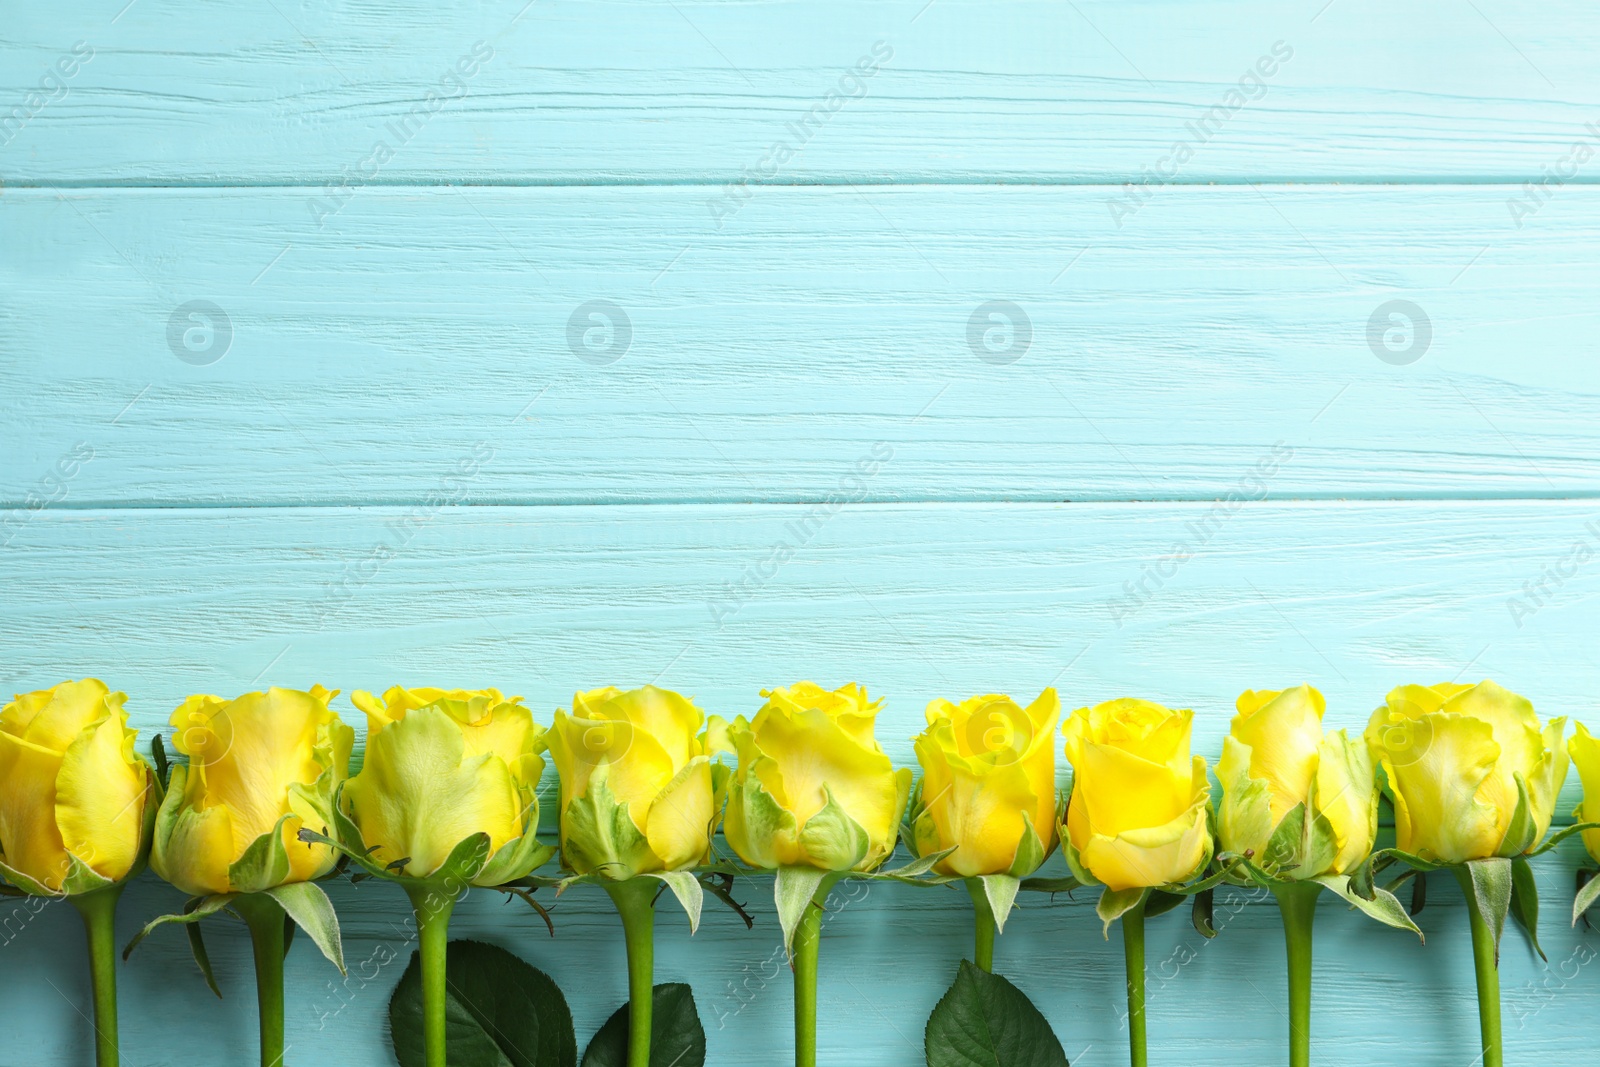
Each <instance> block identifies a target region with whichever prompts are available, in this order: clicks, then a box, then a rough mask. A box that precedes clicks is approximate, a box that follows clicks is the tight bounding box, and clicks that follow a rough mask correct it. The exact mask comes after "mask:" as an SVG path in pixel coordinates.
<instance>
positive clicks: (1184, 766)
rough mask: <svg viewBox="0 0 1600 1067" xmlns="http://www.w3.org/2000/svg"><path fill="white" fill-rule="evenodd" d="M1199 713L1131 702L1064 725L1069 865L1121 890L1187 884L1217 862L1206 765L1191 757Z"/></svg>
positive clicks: (1081, 713) (1085, 878)
mask: <svg viewBox="0 0 1600 1067" xmlns="http://www.w3.org/2000/svg"><path fill="white" fill-rule="evenodd" d="M1193 717H1194V713H1193V712H1191V711H1187V710H1184V711H1173V710H1172V709H1170V708H1164V707H1162V706H1161V705H1160V704H1153V703H1151V702H1150V701H1148V700H1136V699H1133V698H1131V697H1123V698H1121V699H1118V700H1109V701H1107V702H1106V703H1104V704H1096V705H1095V706H1094V707H1092V708H1079V709H1078V710H1077V711H1075V712H1073V713H1072V714H1071V715H1070V716H1069V717H1068V718H1067V721H1066V722H1065V723H1064V724H1063V725H1062V733H1063V734H1065V735H1066V739H1067V759H1068V760H1069V761H1070V762H1071V764H1072V773H1073V779H1072V795H1071V798H1070V799H1069V801H1068V804H1067V833H1066V845H1065V847H1066V850H1067V863H1068V865H1069V866H1070V867H1071V868H1072V873H1073V875H1074V876H1075V877H1076V878H1077V879H1078V880H1079V881H1081V882H1086V883H1089V884H1093V883H1095V882H1100V883H1102V884H1104V885H1105V886H1106V887H1107V888H1109V889H1112V890H1123V889H1138V888H1143V887H1147V886H1160V885H1169V884H1172V883H1175V882H1183V881H1186V880H1188V879H1189V878H1190V877H1192V876H1193V875H1195V874H1196V873H1198V872H1199V871H1200V869H1201V868H1202V867H1204V866H1205V865H1206V863H1207V862H1209V861H1210V859H1211V833H1210V830H1209V829H1208V828H1207V826H1206V805H1207V803H1208V802H1209V799H1210V795H1211V790H1210V785H1209V783H1208V782H1207V780H1206V761H1205V760H1204V759H1203V758H1201V757H1199V756H1195V757H1194V758H1193V759H1191V758H1190V756H1189V729H1190V725H1191V720H1192V719H1193Z"/></svg>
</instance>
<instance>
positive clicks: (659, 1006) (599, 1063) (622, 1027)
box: [450, 982, 706, 1067]
mask: <svg viewBox="0 0 1600 1067" xmlns="http://www.w3.org/2000/svg"><path fill="white" fill-rule="evenodd" d="M705 1062H706V1032H705V1029H704V1028H703V1027H701V1025H700V1013H699V1012H698V1011H697V1010H696V1009H695V1006H694V993H693V992H692V991H691V990H690V989H689V987H688V986H686V985H683V984H682V983H679V982H669V983H664V984H662V985H658V986H656V988H655V994H654V996H653V997H651V1000H650V1067H705ZM627 1063H628V1005H626V1004H624V1005H623V1006H622V1007H620V1008H618V1009H617V1010H616V1011H614V1012H612V1014H611V1018H609V1019H607V1020H606V1021H605V1025H604V1026H602V1027H600V1029H599V1030H597V1031H595V1035H594V1037H593V1038H591V1039H590V1040H589V1047H588V1048H587V1049H585V1050H584V1053H583V1065H582V1067H627ZM450 1067H472V1065H471V1064H459V1065H458V1064H457V1063H456V1061H455V1060H454V1059H453V1058H452V1059H451V1061H450Z"/></svg>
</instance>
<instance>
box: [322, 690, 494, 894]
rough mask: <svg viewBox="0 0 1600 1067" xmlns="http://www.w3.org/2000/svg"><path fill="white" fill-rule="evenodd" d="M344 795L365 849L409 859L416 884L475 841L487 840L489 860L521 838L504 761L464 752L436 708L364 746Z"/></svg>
mask: <svg viewBox="0 0 1600 1067" xmlns="http://www.w3.org/2000/svg"><path fill="white" fill-rule="evenodd" d="M507 706H509V705H507ZM344 795H345V797H346V799H347V801H348V803H349V806H350V815H351V818H352V819H353V820H354V822H355V824H356V827H357V829H358V830H360V831H361V839H362V841H363V843H364V844H365V845H366V846H368V847H371V846H374V845H376V846H378V847H379V852H380V856H381V860H382V862H385V863H392V862H394V861H396V860H399V859H409V861H410V862H409V863H407V864H406V868H405V873H406V874H408V875H410V876H412V877H416V878H426V877H428V876H430V875H432V874H433V873H434V872H435V871H437V870H438V869H439V867H440V866H441V865H443V863H444V861H445V860H446V859H447V858H449V856H450V853H451V851H452V850H454V849H455V847H456V846H457V845H459V844H460V843H461V842H462V841H464V840H466V839H467V838H468V837H471V836H472V835H474V834H478V833H483V834H487V835H488V836H489V849H490V853H491V854H492V853H494V852H496V851H498V850H499V849H500V847H501V846H502V845H504V844H506V843H507V842H508V841H511V840H514V839H515V838H518V837H521V836H522V832H523V827H522V824H521V813H522V809H523V805H522V804H521V803H520V802H519V798H518V795H517V791H516V788H515V785H514V783H513V782H512V778H511V774H510V771H509V770H508V769H507V767H506V765H505V762H504V761H503V760H501V759H500V758H499V757H498V756H496V755H495V754H493V753H492V752H482V753H476V754H474V753H469V752H468V751H467V746H466V743H465V741H464V740H463V737H462V729H461V727H460V725H459V724H457V723H456V722H455V721H454V720H453V719H452V718H451V716H450V715H449V713H448V712H446V711H445V710H443V709H442V708H439V707H436V706H431V705H430V706H427V707H423V708H419V709H416V710H412V711H409V712H408V713H407V714H406V716H405V718H404V719H402V720H401V721H400V722H397V723H395V724H394V725H392V726H389V727H388V728H386V729H385V730H383V732H382V733H380V734H379V735H378V736H377V737H376V738H375V739H373V740H372V741H371V742H369V745H368V748H367V758H366V763H365V764H364V765H363V766H362V768H361V773H360V774H358V775H356V776H355V777H354V778H352V779H351V780H350V781H349V783H348V784H347V785H346V786H345V792H344Z"/></svg>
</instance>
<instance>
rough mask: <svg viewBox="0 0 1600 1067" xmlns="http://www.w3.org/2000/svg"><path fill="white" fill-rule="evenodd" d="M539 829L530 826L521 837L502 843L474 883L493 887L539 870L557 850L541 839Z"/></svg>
mask: <svg viewBox="0 0 1600 1067" xmlns="http://www.w3.org/2000/svg"><path fill="white" fill-rule="evenodd" d="M537 829H538V828H537V827H535V826H529V827H528V829H527V830H526V832H524V833H523V835H522V836H521V837H519V838H517V839H516V840H515V841H507V842H506V843H505V844H503V845H501V846H500V849H499V851H497V852H496V853H495V854H494V855H493V856H490V857H489V862H488V863H486V864H484V866H483V870H481V871H479V872H478V873H477V876H476V877H475V878H474V879H473V884H474V885H481V886H485V887H488V888H493V887H495V886H498V885H501V884H502V883H505V882H510V881H513V880H514V879H517V878H520V877H522V875H524V874H527V873H528V872H529V871H535V870H538V869H539V868H540V867H543V866H544V865H545V864H546V863H547V862H549V859H550V857H551V856H554V855H555V854H556V850H555V849H554V848H552V847H550V846H549V845H547V844H545V843H544V842H542V841H540V840H539V836H538V834H537V833H536V832H535V831H536V830H537Z"/></svg>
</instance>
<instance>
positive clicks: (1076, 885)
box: [1021, 875, 1083, 894]
mask: <svg viewBox="0 0 1600 1067" xmlns="http://www.w3.org/2000/svg"><path fill="white" fill-rule="evenodd" d="M1021 888H1022V889H1025V890H1027V891H1028V892H1030V893H1050V894H1055V893H1071V892H1072V891H1073V890H1074V889H1082V888H1083V883H1082V882H1080V881H1078V880H1077V879H1076V878H1073V877H1072V876H1070V875H1069V876H1067V877H1065V878H1024V879H1023V880H1022V885H1021Z"/></svg>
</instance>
